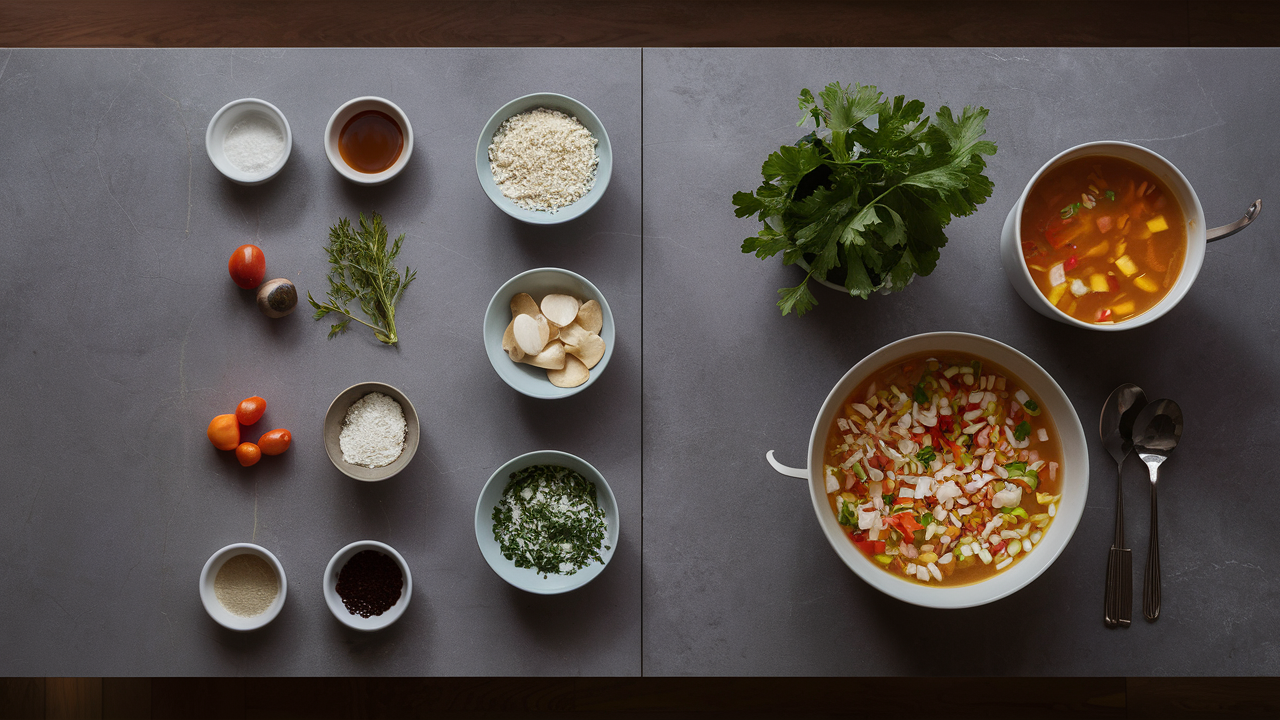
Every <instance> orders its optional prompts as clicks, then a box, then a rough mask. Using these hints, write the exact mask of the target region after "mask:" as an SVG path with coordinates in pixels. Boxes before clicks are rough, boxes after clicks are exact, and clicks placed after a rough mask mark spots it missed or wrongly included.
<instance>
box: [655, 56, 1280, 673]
mask: <svg viewBox="0 0 1280 720" xmlns="http://www.w3.org/2000/svg"><path fill="white" fill-rule="evenodd" d="M644 70H645V73H644V88H645V95H644V137H645V141H644V179H645V185H644V188H645V195H644V205H645V212H644V240H645V243H644V260H645V277H644V290H645V305H644V318H643V319H644V330H645V335H644V338H645V344H644V351H645V352H644V356H645V357H644V359H645V363H644V447H645V455H644V479H645V495H644V504H645V508H644V519H645V534H644V569H645V584H644V662H645V665H644V668H645V672H646V673H649V674H707V673H711V674H770V675H773V674H776V675H843V674H856V675H929V674H938V673H950V674H958V675H972V674H1018V675H1149V674H1157V675H1163V674H1175V675H1183V674H1186V675H1216V674H1226V675H1241V674H1243V675H1252V674H1270V675H1274V674H1277V673H1280V645H1277V636H1278V635H1280V602H1278V600H1280V579H1277V572H1280V563H1277V560H1276V558H1275V554H1274V553H1273V552H1272V543H1271V542H1270V541H1269V540H1268V539H1267V538H1268V537H1269V531H1268V530H1267V528H1269V527H1272V526H1274V524H1275V519H1274V515H1275V513H1274V511H1273V510H1272V505H1273V504H1274V503H1273V502H1272V500H1273V498H1274V496H1275V490H1274V485H1275V481H1274V470H1273V465H1274V457H1275V454H1276V453H1277V451H1280V441H1278V440H1277V437H1280V416H1278V415H1277V413H1276V411H1275V408H1276V406H1277V402H1278V401H1280V380H1278V379H1277V374H1276V370H1277V367H1278V363H1277V357H1278V355H1277V350H1278V349H1280V342H1278V341H1280V326H1278V323H1277V318H1278V317H1280V314H1278V313H1277V301H1276V290H1275V282H1274V270H1273V269H1274V268H1275V267H1276V264H1277V260H1278V258H1277V254H1278V250H1277V248H1278V247H1280V245H1278V244H1277V242H1276V228H1277V227H1278V224H1277V223H1280V220H1278V218H1280V214H1278V213H1277V212H1276V211H1275V210H1274V209H1271V208H1273V207H1274V206H1271V205H1268V207H1267V209H1266V210H1264V212H1263V214H1262V216H1261V218H1260V219H1259V220H1258V221H1257V222H1256V223H1254V225H1253V226H1252V227H1250V228H1249V229H1247V230H1246V231H1245V232H1243V233H1241V234H1239V235H1236V236H1235V237H1232V238H1230V239H1228V240H1224V241H1222V242H1219V243H1215V244H1214V245H1211V246H1210V247H1209V249H1208V255H1207V257H1206V258H1205V263H1204V268H1203V270H1202V271H1201V273H1200V276H1199V279H1198V280H1197V282H1196V284H1195V286H1194V288H1193V289H1192V291H1191V293H1190V294H1189V295H1188V296H1187V297H1186V298H1185V299H1184V300H1183V301H1182V302H1181V303H1180V304H1179V305H1178V307H1177V308H1175V309H1174V310H1173V311H1172V312H1171V313H1169V314H1168V315H1166V316H1165V317H1164V318H1162V319H1161V320H1159V321H1158V322H1156V323H1153V324H1151V325H1148V326H1146V327H1143V328H1140V329H1136V330H1133V331H1129V332H1123V333H1100V332H1093V331H1088V330H1078V329H1073V328H1070V327H1068V326H1066V325H1063V324H1059V323H1057V322H1054V321H1052V320H1049V319H1047V318H1044V317H1042V316H1040V315H1038V314H1036V313H1035V312H1034V311H1032V310H1031V309H1030V308H1029V307H1028V306H1027V305H1026V304H1024V303H1023V302H1022V300H1021V299H1019V297H1018V296H1017V295H1016V294H1015V293H1014V291H1013V289H1012V288H1011V287H1010V285H1009V283H1008V282H1007V281H1006V279H1005V277H1004V274H1003V271H1002V270H1001V267H1000V259H999V253H998V250H997V247H998V245H997V243H998V238H999V236H1000V229H1001V226H1002V224H1003V222H1004V219H1005V215H1006V214H1007V213H1008V211H1009V208H1010V207H1011V206H1012V205H1013V203H1014V202H1015V201H1016V199H1017V197H1018V195H1019V194H1020V193H1021V192H1022V189H1023V188H1024V186H1025V185H1026V183H1027V181H1028V180H1029V179H1030V177H1031V175H1032V174H1033V173H1034V172H1035V171H1036V170H1037V169H1038V168H1039V167H1040V166H1041V165H1042V164H1043V163H1044V162H1046V161H1047V160H1048V159H1049V158H1051V157H1052V156H1053V155H1055V154H1057V153H1058V152H1060V151H1062V150H1065V149H1066V148H1068V147H1071V146H1072V145H1076V144H1079V143H1082V142H1087V141H1091V140H1104V139H1120V140H1129V141H1131V142H1135V143H1138V144H1141V145H1145V146H1147V147H1149V148H1151V149H1153V150H1155V151H1156V152H1158V153H1160V154H1162V155H1164V156H1165V157H1167V158H1168V159H1169V160H1171V161H1172V162H1173V163H1174V164H1175V165H1177V166H1178V167H1179V168H1180V169H1181V170H1182V172H1183V173H1184V174H1185V175H1186V176H1187V177H1188V178H1189V179H1190V181H1191V183H1192V184H1193V186H1194V187H1195V188H1196V190H1197V192H1198V193H1199V195H1200V200H1201V202H1202V204H1203V205H1204V208H1205V215H1206V218H1207V220H1208V222H1209V224H1210V225H1220V224H1225V223H1227V222H1230V221H1233V220H1235V219H1237V218H1239V217H1240V216H1241V215H1242V214H1243V213H1244V210H1245V208H1246V207H1247V206H1248V205H1249V203H1251V202H1252V201H1253V200H1254V199H1256V198H1259V197H1261V198H1265V199H1266V201H1267V202H1268V203H1270V202H1272V198H1276V197H1277V194H1278V193H1280V181H1277V179H1276V168H1277V164H1278V161H1280V153H1278V151H1277V145H1276V143H1275V141H1274V127H1273V126H1274V118H1275V117H1276V113H1277V111H1280V97H1278V96H1277V95H1276V94H1275V93H1274V92H1270V91H1268V90H1265V88H1270V87H1272V86H1273V85H1274V83H1275V80H1276V75H1277V70H1280V52H1276V51H1274V50H1221V51H1215V50H1098V49H1071V50H1059V49H1008V48H1004V49H999V50H994V51H992V50H986V51H984V50H978V49H968V50H963V49H957V50H950V49H937V50H921V49H825V50H801V49H787V50H745V49H744V50H646V51H645V54H644ZM836 80H839V81H841V82H844V83H853V82H859V83H863V84H873V85H877V86H878V87H879V88H880V89H881V90H882V91H884V92H885V93H886V94H887V95H889V96H893V95H899V94H902V95H906V96H907V97H908V98H919V99H921V100H923V101H924V102H925V104H926V106H927V110H926V111H927V112H929V113H933V112H934V111H936V110H937V108H938V107H939V106H940V105H944V104H945V105H949V106H950V107H952V108H953V109H955V110H957V111H958V110H959V108H961V107H963V106H964V105H982V106H984V107H987V108H989V109H990V110H991V114H990V117H989V119H988V121H987V131H988V132H987V138H988V139H990V140H993V141H995V142H996V143H997V144H998V145H999V152H998V153H997V154H996V155H995V156H994V157H993V158H991V159H990V160H989V168H988V173H987V174H988V176H989V177H991V178H992V180H993V181H994V182H995V193H994V195H993V196H992V198H991V199H990V200H989V201H988V202H987V203H986V205H984V206H982V207H980V208H979V210H978V212H977V213H975V214H974V215H972V216H970V217H968V218H962V219H959V220H956V221H954V222H953V223H952V224H951V225H950V226H949V227H948V228H947V235H948V237H949V238H950V242H949V243H948V245H947V247H946V248H944V250H943V251H942V258H941V260H940V262H939V264H938V268H937V270H936V271H935V272H934V273H933V274H932V275H931V276H929V277H924V278H918V279H917V280H916V281H915V283H913V284H912V285H911V286H910V287H908V288H907V289H906V290H905V291H903V292H901V293H898V294H896V295H892V296H873V297H872V298H871V299H870V300H867V301H862V300H858V299H849V298H847V297H841V296H840V295H839V294H837V293H836V292H834V291H831V290H827V289H824V288H815V289H814V292H815V293H816V295H817V298H818V300H819V302H820V305H819V306H818V307H817V309H816V310H815V311H813V312H812V313H810V314H808V315H806V316H804V317H799V318H798V317H794V316H788V317H782V316H781V315H780V313H779V311H778V309H777V308H776V307H775V305H774V304H775V302H776V301H777V299H778V298H777V295H776V294H775V291H776V289H777V288H780V287H788V286H792V285H795V284H796V283H798V282H799V281H800V279H801V277H802V275H801V272H802V271H800V270H798V269H797V268H794V267H784V266H783V265H782V262H781V260H780V258H774V259H771V260H768V261H761V260H758V259H756V258H755V257H754V256H752V255H744V254H742V253H741V252H739V246H740V245H741V242H742V239H743V238H745V237H747V236H749V235H754V234H755V233H756V230H757V229H758V224H757V223H756V221H754V220H751V219H747V220H736V219H735V218H734V217H733V213H732V210H733V208H732V205H731V203H730V197H731V196H732V195H733V193H734V192H735V191H738V190H752V189H754V188H755V187H756V186H757V185H759V183H760V174H759V171H760V164H761V162H762V161H763V160H764V158H765V157H766V155H768V153H769V152H771V151H774V150H776V149H777V148H778V146H780V145H783V144H791V143H793V142H795V140H796V139H797V138H798V137H799V135H800V134H802V133H804V132H807V130H799V129H797V128H796V126H795V123H796V120H798V119H799V118H800V111H799V110H798V109H797V107H796V97H797V95H799V93H800V90H801V88H806V87H807V88H810V89H812V90H813V91H814V92H815V93H816V92H817V91H818V90H819V89H821V88H822V87H823V86H825V85H826V84H827V83H829V82H832V81H836ZM935 330H958V331H966V332H974V333H979V334H982V335H986V336H989V337H992V338H995V339H997V340H1000V341H1002V342H1005V343H1008V344H1010V345H1012V346H1014V347H1016V348H1018V349H1019V350H1021V351H1023V352H1025V353H1026V354H1028V355H1029V356H1030V357H1031V358H1032V359H1034V360H1036V361H1037V362H1039V363H1040V364H1041V365H1042V366H1044V367H1045V369H1046V370H1048V371H1049V373H1050V374H1051V375H1053V376H1054V378H1055V379H1056V380H1057V381H1058V383H1059V384H1060V385H1062V387H1063V388H1064V389H1065V390H1066V392H1067V394H1068V396H1069V397H1070V398H1071V400H1072V402H1073V403H1074V404H1075V407H1076V410H1077V412H1078V413H1079V415H1080V417H1081V420H1082V423H1083V425H1084V428H1085V431H1086V434H1087V436H1088V437H1089V442H1090V446H1089V450H1090V456H1091V468H1090V470H1091V473H1090V488H1089V498H1088V503H1087V509H1086V511H1085V515H1084V518H1083V519H1082V521H1081V523H1080V526H1079V528H1078V529H1077V531H1076V533H1075V536H1074V538H1073V539H1072V541H1071V543H1070V544H1069V545H1068V547H1067V548H1066V551H1065V552H1064V553H1063V554H1062V555H1061V556H1060V557H1059V558H1058V559H1057V561H1056V562H1055V563H1054V564H1053V566H1052V567H1050V568H1049V569H1048V571H1046V572H1045V573H1044V574H1043V575H1042V576H1041V577H1040V578H1039V579H1037V580H1035V581H1034V582H1033V583H1031V584H1030V585H1029V586H1028V587H1026V588H1025V589H1023V590H1021V591H1020V592H1018V593H1016V594H1014V595H1012V596H1010V597H1008V598H1006V599H1004V600H1000V601H998V602H995V603H992V604H990V605H986V606H983V607H977V608H972V609H968V610H960V611H949V612H940V611H933V610H926V609H922V608H918V607H915V606H911V605H907V604H904V603H901V602H899V601H897V600H894V599H891V598H889V597H887V596H885V595H882V594H881V593H879V592H878V591H876V590H874V589H872V588H871V587H870V586H869V585H867V584H865V583H863V582H862V581H861V580H859V579H858V578H857V577H856V576H855V575H854V574H853V573H852V572H850V571H849V570H848V569H847V568H846V567H845V566H844V564H843V563H842V562H841V561H840V560H839V558H838V557H837V556H836V554H835V553H834V552H833V551H832V550H831V548H830V547H829V546H828V544H827V542H826V541H825V539H824V536H823V535H822V533H821V531H820V529H819V527H818V524H817V523H816V522H815V519H814V516H813V508H812V505H811V503H810V500H809V496H808V491H807V489H806V487H805V484H804V482H803V481H800V480H794V479H789V478H784V477H782V476H779V475H777V474H776V473H774V472H773V471H772V470H771V469H770V468H769V467H768V465H767V464H766V463H765V459H764V454H765V451H767V450H770V449H773V450H776V451H777V452H778V457H779V459H780V460H781V461H782V462H784V463H785V464H789V465H793V466H794V465H803V464H804V461H805V454H806V452H807V447H808V440H809V434H810V430H811V428H812V427H813V422H814V417H815V416H816V415H817V412H818V409H819V407H820V406H821V404H822V402H823V400H824V399H825V398H826V396H827V393H828V392H829V391H830V389H831V387H832V386H833V385H834V384H835V382H836V381H837V380H838V379H839V378H840V377H841V376H842V375H843V374H844V373H845V371H847V370H848V369H849V368H850V367H852V366H853V365H854V363H856V362H857V361H858V360H860V359H861V358H862V357H863V356H865V355H866V354H868V353H870V352H872V351H873V350H875V349H877V348H879V347H881V346H882V345H885V344H887V343H889V342H892V341H894V340H897V339H899V338H902V337H905V336H908V335H914V334H917V333H921V332H927V331H935ZM1126 381H1131V382H1136V383H1137V384H1139V385H1140V386H1142V387H1143V388H1145V389H1146V391H1147V393H1148V397H1151V398H1157V397H1172V398H1174V399H1176V400H1177V401H1178V402H1179V403H1180V404H1181V406H1182V409H1183V412H1184V414H1185V417H1186V431H1185V433H1184V435H1183V437H1182V443H1181V445H1179V447H1178V449H1177V451H1176V452H1175V453H1174V456H1173V458H1172V459H1171V460H1170V461H1169V462H1168V463H1166V465H1165V467H1164V469H1163V471H1162V477H1163V482H1162V483H1161V492H1160V529H1161V532H1162V535H1161V538H1162V545H1161V550H1162V553H1161V563H1162V566H1163V571H1164V598H1163V600H1164V603H1163V614H1162V616H1161V618H1160V619H1159V621H1158V622H1156V623H1155V624H1147V623H1146V622H1144V621H1143V620H1142V619H1141V618H1142V607H1141V588H1142V575H1141V573H1142V568H1143V567H1144V564H1145V558H1146V540H1147V530H1148V517H1149V511H1148V490H1147V483H1146V482H1145V479H1146V475H1145V469H1143V468H1141V466H1140V465H1138V463H1136V462H1135V461H1134V460H1132V459H1131V460H1130V464H1129V465H1128V466H1127V472H1126V475H1125V483H1126V487H1125V491H1126V492H1125V500H1126V502H1125V507H1126V510H1127V537H1128V540H1129V545H1130V547H1133V548H1134V551H1133V558H1134V559H1133V565H1134V570H1135V597H1136V603H1135V608H1134V616H1135V618H1136V620H1135V621H1134V625H1133V626H1132V627H1131V628H1129V629H1127V630H1117V631H1109V630H1107V629H1106V628H1104V627H1103V624H1102V595H1103V579H1104V574H1105V568H1106V559H1107V549H1108V548H1109V547H1110V544H1111V538H1112V522H1113V518H1114V498H1115V482H1116V480H1115V465H1114V463H1113V462H1112V461H1111V459H1110V458H1109V457H1107V456H1105V454H1104V451H1103V450H1102V447H1101V444H1100V442H1099V441H1098V439H1097V418H1098V416H1099V413H1100V411H1101V406H1102V403H1103V401H1104V400H1105V399H1106V397H1107V395H1108V393H1110V391H1111V390H1112V388H1114V387H1115V386H1116V385H1118V384H1120V383H1121V382H1126Z"/></svg>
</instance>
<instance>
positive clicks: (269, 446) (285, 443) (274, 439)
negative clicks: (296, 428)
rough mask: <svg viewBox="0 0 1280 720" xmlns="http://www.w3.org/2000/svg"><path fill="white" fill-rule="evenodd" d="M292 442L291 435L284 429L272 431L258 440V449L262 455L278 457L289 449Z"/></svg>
mask: <svg viewBox="0 0 1280 720" xmlns="http://www.w3.org/2000/svg"><path fill="white" fill-rule="evenodd" d="M291 442H293V435H292V434H291V433H290V432H289V431H288V430H285V429H284V428H280V429H278V430H272V431H271V432H269V433H266V434H264V435H263V436H262V437H261V438H259V439H258V447H260V448H262V454H264V455H279V454H280V453H282V452H284V451H285V450H288V449H289V443H291Z"/></svg>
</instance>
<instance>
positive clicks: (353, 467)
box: [324, 382, 419, 482]
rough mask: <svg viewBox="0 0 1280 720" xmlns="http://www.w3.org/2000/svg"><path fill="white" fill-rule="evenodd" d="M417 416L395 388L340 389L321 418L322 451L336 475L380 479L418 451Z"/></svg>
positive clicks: (359, 386) (360, 386)
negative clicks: (336, 471) (335, 470)
mask: <svg viewBox="0 0 1280 720" xmlns="http://www.w3.org/2000/svg"><path fill="white" fill-rule="evenodd" d="M418 436H419V428H418V412H417V410H415V409H414V407H413V403H412V402H409V398H408V397H406V396H405V394H404V393H402V392H400V391H399V390H398V389H396V388H394V387H392V386H390V385H387V384H386V383H380V382H364V383H359V384H356V385H352V386H351V387H349V388H347V389H346V390H343V391H342V392H340V393H338V397H336V398H334V399H333V402H332V403H330V404H329V410H328V412H326V413H325V415H324V449H325V452H326V453H328V455H329V461H330V462H332V463H333V466H334V467H336V468H338V470H340V471H341V472H342V474H344V475H346V476H347V477H350V478H353V479H355V480H361V481H363V482H377V481H379V480H386V479H387V478H389V477H392V476H393V475H395V474H396V473H398V472H400V471H401V470H403V469H404V468H405V466H406V465H408V464H409V461H410V460H412V459H413V455H414V453H416V452H417V451H418Z"/></svg>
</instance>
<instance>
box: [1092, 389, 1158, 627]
mask: <svg viewBox="0 0 1280 720" xmlns="http://www.w3.org/2000/svg"><path fill="white" fill-rule="evenodd" d="M1146 404H1147V396H1146V394H1145V393H1143V392H1142V388H1140V387H1138V386H1137V385H1134V384H1133V383H1125V384H1123V385H1121V386H1120V387H1118V388H1116V389H1115V390H1112V391H1111V396H1110V397H1108V398H1107V402H1106V403H1105V404H1103V406H1102V419H1101V421H1100V422H1099V423H1098V432H1099V434H1100V435H1101V436H1102V446H1103V447H1104V448H1106V449H1107V452H1109V453H1111V457H1112V458H1115V461H1116V534H1115V539H1114V540H1112V541H1111V551H1110V553H1109V554H1108V555H1107V591H1106V596H1105V600H1104V603H1103V622H1104V623H1106V626H1107V627H1129V623H1130V622H1131V621H1132V619H1133V552H1132V551H1131V550H1129V548H1127V547H1125V546H1124V483H1123V482H1122V481H1123V479H1124V461H1125V458H1128V457H1129V451H1130V450H1132V449H1133V423H1134V420H1136V419H1137V418H1138V413H1139V412H1141V411H1142V408H1143V407H1145V406H1146Z"/></svg>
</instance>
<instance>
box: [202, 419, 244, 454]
mask: <svg viewBox="0 0 1280 720" xmlns="http://www.w3.org/2000/svg"><path fill="white" fill-rule="evenodd" d="M207 432H208V434H209V442H211V443H213V446H214V447H216V448H218V449H219V450H235V449H236V446H237V445H239V444H240V423H238V422H236V416H235V415H219V416H218V417H216V418H214V419H212V420H210V421H209V429H208V431H207Z"/></svg>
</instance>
